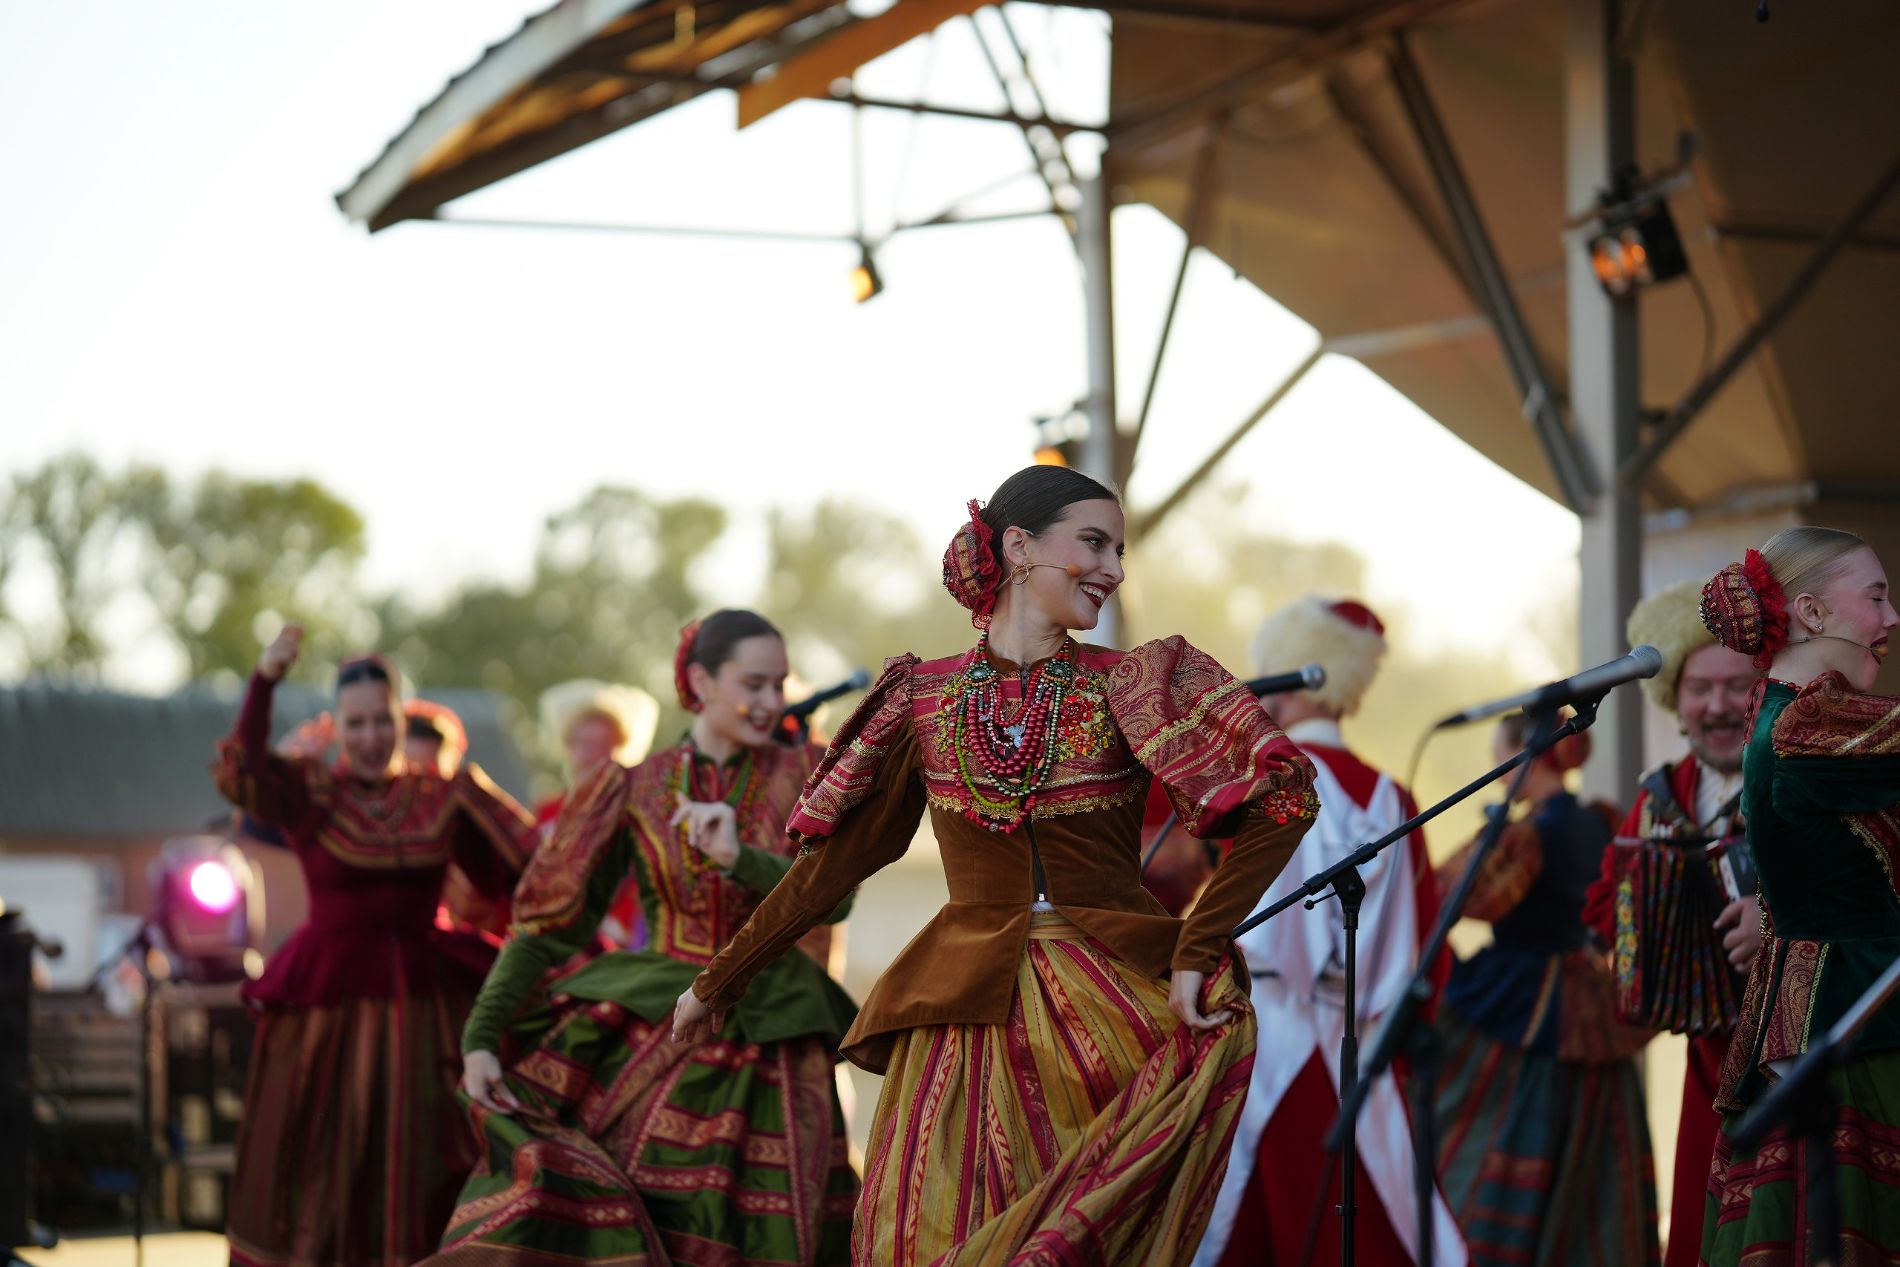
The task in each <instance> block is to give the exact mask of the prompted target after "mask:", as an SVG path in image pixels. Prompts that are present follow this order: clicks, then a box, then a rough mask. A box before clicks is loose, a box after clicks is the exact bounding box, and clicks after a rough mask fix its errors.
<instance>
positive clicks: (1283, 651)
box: [1253, 594, 1385, 717]
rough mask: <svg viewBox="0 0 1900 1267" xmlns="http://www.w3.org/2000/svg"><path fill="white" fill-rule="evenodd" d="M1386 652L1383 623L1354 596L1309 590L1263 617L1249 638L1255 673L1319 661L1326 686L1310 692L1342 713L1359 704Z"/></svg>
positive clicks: (1318, 700)
mask: <svg viewBox="0 0 1900 1267" xmlns="http://www.w3.org/2000/svg"><path fill="white" fill-rule="evenodd" d="M1384 655H1385V624H1384V622H1383V621H1381V620H1380V619H1379V618H1378V617H1377V616H1375V615H1374V614H1373V613H1372V609H1371V608H1369V607H1367V606H1366V605H1365V604H1364V603H1360V602H1357V601H1355V600H1353V599H1337V600H1335V599H1325V598H1318V597H1316V596H1314V595H1311V594H1309V595H1307V596H1306V597H1305V598H1302V599H1300V600H1299V601H1298V602H1297V603H1289V604H1287V605H1286V606H1285V607H1282V608H1281V609H1280V610H1279V611H1276V612H1274V613H1273V614H1272V615H1270V616H1268V617H1267V618H1266V619H1265V620H1263V621H1261V622H1260V628H1259V629H1258V630H1257V631H1255V633H1254V636H1253V662H1254V671H1255V672H1256V673H1262V674H1265V673H1284V672H1290V671H1292V670H1294V669H1297V668H1299V667H1300V666H1302V665H1305V664H1318V665H1319V666H1320V667H1321V668H1323V669H1325V670H1326V685H1325V686H1322V687H1321V688H1320V689H1319V690H1317V691H1313V692H1310V695H1311V698H1312V699H1313V701H1314V702H1315V703H1317V704H1319V705H1320V706H1321V707H1323V708H1325V709H1326V710H1327V711H1328V712H1333V713H1337V714H1338V715H1339V716H1341V717H1344V716H1346V715H1348V714H1349V713H1351V712H1353V711H1354V710H1355V709H1357V708H1358V707H1359V700H1360V699H1361V697H1363V696H1364V695H1365V693H1366V688H1367V687H1369V686H1371V685H1372V679H1373V676H1374V675H1375V674H1377V673H1378V671H1379V660H1380V658H1381V657H1383V656H1384Z"/></svg>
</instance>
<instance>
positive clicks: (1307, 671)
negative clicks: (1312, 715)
mask: <svg viewBox="0 0 1900 1267" xmlns="http://www.w3.org/2000/svg"><path fill="white" fill-rule="evenodd" d="M1242 685H1243V686H1245V687H1246V688H1247V689H1248V690H1250V691H1252V692H1253V693H1254V694H1255V695H1283V694H1285V693H1286V692H1288V691H1317V690H1318V689H1319V688H1320V687H1322V686H1324V685H1326V670H1325V669H1324V668H1323V667H1322V666H1320V665H1317V664H1303V665H1301V666H1300V667H1299V668H1297V669H1295V670H1293V671H1292V672H1291V673H1270V674H1268V675H1267V676H1266V677H1257V678H1250V679H1248V680H1247V681H1246V682H1243V683H1242Z"/></svg>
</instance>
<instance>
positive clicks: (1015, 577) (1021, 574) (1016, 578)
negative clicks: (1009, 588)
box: [1009, 563, 1029, 585]
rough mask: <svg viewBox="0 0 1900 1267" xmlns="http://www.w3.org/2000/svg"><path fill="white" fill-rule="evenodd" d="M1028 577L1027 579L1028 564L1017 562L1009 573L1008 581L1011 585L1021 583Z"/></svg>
mask: <svg viewBox="0 0 1900 1267" xmlns="http://www.w3.org/2000/svg"><path fill="white" fill-rule="evenodd" d="M1028 579H1029V565H1028V564H1027V563H1018V564H1017V565H1016V570H1015V571H1014V572H1011V573H1010V574H1009V583H1010V584H1011V585H1021V584H1023V583H1024V582H1025V581H1027V580H1028Z"/></svg>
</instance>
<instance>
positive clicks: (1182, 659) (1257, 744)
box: [1109, 637, 1319, 839]
mask: <svg viewBox="0 0 1900 1267" xmlns="http://www.w3.org/2000/svg"><path fill="white" fill-rule="evenodd" d="M1109 710H1110V712H1111V713H1112V714H1113V715H1114V718H1115V724H1116V725H1117V726H1118V727H1120V729H1121V732H1122V737H1123V738H1124V739H1125V740H1126V741H1127V743H1128V747H1129V749H1130V750H1131V751H1133V752H1134V754H1135V759H1136V760H1137V761H1139V762H1140V763H1141V764H1142V765H1143V766H1145V767H1147V768H1148V770H1149V771H1151V772H1152V773H1153V774H1154V776H1155V778H1157V779H1159V780H1160V781H1161V785H1162V787H1163V789H1164V790H1165V791H1166V792H1167V794H1168V799H1169V800H1170V801H1171V802H1173V805H1174V809H1175V812H1176V813H1178V814H1179V815H1180V816H1181V824H1182V826H1184V827H1186V828H1187V830H1188V831H1189V832H1190V833H1191V834H1193V835H1195V836H1198V837H1201V838H1202V839H1207V838H1210V837H1218V836H1225V835H1231V834H1233V833H1234V831H1235V830H1236V829H1237V828H1238V827H1239V826H1240V825H1241V822H1240V820H1241V819H1242V818H1243V817H1246V816H1253V817H1256V818H1265V819H1267V820H1269V821H1271V822H1272V823H1274V824H1275V825H1277V826H1285V825H1286V824H1288V823H1293V822H1306V821H1309V820H1311V819H1312V817H1313V816H1314V814H1316V813H1318V811H1319V797H1318V796H1317V795H1316V794H1315V793H1314V791H1313V765H1312V763H1311V762H1310V761H1308V760H1307V759H1306V756H1305V754H1303V753H1302V752H1301V751H1300V750H1299V749H1298V748H1297V747H1295V746H1294V745H1293V742H1292V741H1291V740H1289V739H1288V738H1287V737H1286V735H1285V733H1283V732H1282V731H1281V730H1280V728H1279V727H1278V726H1276V725H1275V724H1274V723H1273V719H1272V718H1271V717H1269V716H1267V712H1266V710H1265V709H1263V708H1261V707H1260V704H1259V701H1257V700H1255V699H1254V697H1253V694H1252V693H1251V692H1250V691H1248V690H1247V688H1246V686H1245V685H1244V684H1243V683H1241V682H1238V681H1236V680H1235V679H1234V677H1233V676H1232V675H1231V674H1229V673H1228V672H1227V670H1225V669H1223V668H1221V666H1220V665H1219V664H1217V663H1216V662H1215V661H1214V658H1213V657H1212V656H1210V655H1208V654H1207V653H1205V652H1203V651H1200V650H1198V649H1196V648H1195V647H1193V646H1191V645H1189V644H1188V642H1187V641H1186V639H1183V638H1180V637H1172V638H1164V639H1162V640H1160V641H1159V642H1148V643H1143V644H1142V645H1141V646H1139V647H1136V648H1135V649H1134V650H1133V651H1130V652H1129V653H1128V654H1127V655H1125V656H1123V657H1122V658H1121V659H1120V660H1119V661H1117V662H1116V664H1115V666H1114V668H1113V669H1111V670H1110V674H1109Z"/></svg>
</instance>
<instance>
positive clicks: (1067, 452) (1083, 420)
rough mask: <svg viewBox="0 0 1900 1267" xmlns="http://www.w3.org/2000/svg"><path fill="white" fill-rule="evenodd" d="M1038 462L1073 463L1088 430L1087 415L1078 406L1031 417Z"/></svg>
mask: <svg viewBox="0 0 1900 1267" xmlns="http://www.w3.org/2000/svg"><path fill="white" fill-rule="evenodd" d="M1030 425H1031V426H1032V427H1034V428H1035V432H1036V443H1035V449H1034V451H1035V455H1036V465H1037V466H1074V465H1075V463H1076V460H1077V459H1078V458H1079V457H1081V455H1082V441H1083V439H1084V437H1086V436H1087V435H1088V433H1089V422H1088V418H1087V417H1086V416H1085V415H1084V414H1083V413H1082V410H1081V408H1080V407H1079V406H1078V407H1077V408H1075V409H1071V410H1070V411H1069V412H1068V413H1066V414H1057V415H1056V416H1055V417H1052V418H1034V419H1031V420H1030Z"/></svg>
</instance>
